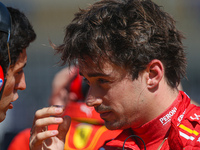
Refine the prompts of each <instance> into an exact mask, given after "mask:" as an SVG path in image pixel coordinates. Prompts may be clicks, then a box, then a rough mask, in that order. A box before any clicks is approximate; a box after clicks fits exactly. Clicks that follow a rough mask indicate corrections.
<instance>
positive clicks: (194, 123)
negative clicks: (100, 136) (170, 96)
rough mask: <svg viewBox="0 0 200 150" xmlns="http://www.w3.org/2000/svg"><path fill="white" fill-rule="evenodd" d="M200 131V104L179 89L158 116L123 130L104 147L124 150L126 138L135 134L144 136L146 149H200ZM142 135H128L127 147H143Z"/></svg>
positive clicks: (131, 148)
mask: <svg viewBox="0 0 200 150" xmlns="http://www.w3.org/2000/svg"><path fill="white" fill-rule="evenodd" d="M158 107H159V106H158ZM199 133H200V107H197V106H195V105H193V104H191V103H190V98H189V97H188V96H187V95H186V94H185V93H184V92H182V91H180V92H179V95H178V97H177V98H176V100H175V101H174V102H173V104H172V105H171V106H170V107H169V108H168V109H167V110H166V111H165V112H163V113H162V114H161V115H159V116H158V117H157V118H155V119H153V120H152V121H150V122H148V123H146V124H145V125H143V126H142V127H140V128H138V129H126V130H123V131H122V133H121V134H120V135H119V136H117V137H116V138H115V139H113V140H110V141H107V142H106V143H105V144H104V145H103V146H102V147H101V148H102V149H104V150H116V149H122V147H123V144H124V141H125V139H126V138H127V137H129V136H130V135H133V134H135V135H138V136H139V137H140V138H141V139H143V141H144V143H145V146H146V149H147V150H157V149H159V150H183V149H184V150H200V134H199ZM140 138H137V137H130V138H128V139H127V141H126V142H125V146H124V149H126V150H144V144H143V142H141V140H140Z"/></svg>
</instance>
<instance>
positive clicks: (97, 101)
mask: <svg viewBox="0 0 200 150" xmlns="http://www.w3.org/2000/svg"><path fill="white" fill-rule="evenodd" d="M97 95H98V94H97V91H95V90H93V89H92V88H91V87H90V89H89V91H88V94H87V97H86V105H87V106H90V107H92V106H93V107H96V106H98V105H101V104H102V102H103V100H102V98H101V97H100V96H97Z"/></svg>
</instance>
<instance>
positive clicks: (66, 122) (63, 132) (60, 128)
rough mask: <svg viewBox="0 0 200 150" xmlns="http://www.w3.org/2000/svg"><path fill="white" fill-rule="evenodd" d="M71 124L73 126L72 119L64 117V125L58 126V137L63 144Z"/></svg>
mask: <svg viewBox="0 0 200 150" xmlns="http://www.w3.org/2000/svg"><path fill="white" fill-rule="evenodd" d="M70 124H71V118H70V117H69V116H64V117H63V123H62V124H60V125H59V126H58V132H59V134H58V135H57V137H58V138H59V139H60V140H62V141H63V142H65V137H66V134H67V132H68V130H69V127H70Z"/></svg>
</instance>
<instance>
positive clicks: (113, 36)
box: [55, 0, 186, 88]
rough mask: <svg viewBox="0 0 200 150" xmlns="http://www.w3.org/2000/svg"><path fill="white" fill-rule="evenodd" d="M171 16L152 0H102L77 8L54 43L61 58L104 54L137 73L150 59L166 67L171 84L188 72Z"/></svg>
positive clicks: (73, 59) (97, 57)
mask: <svg viewBox="0 0 200 150" xmlns="http://www.w3.org/2000/svg"><path fill="white" fill-rule="evenodd" d="M183 38H184V36H183V35H182V33H181V32H179V31H178V30H177V29H176V26H175V21H174V19H173V18H172V17H171V16H170V15H169V14H168V13H166V12H164V11H163V10H162V8H161V7H160V6H158V5H157V4H155V3H154V2H152V1H151V0H102V1H99V2H96V3H94V4H93V5H91V6H89V7H88V8H87V9H80V11H79V12H78V13H76V14H75V18H74V19H73V21H72V22H71V23H70V24H69V25H68V26H67V27H66V34H65V38H64V44H62V45H60V46H58V47H55V49H56V52H57V53H61V54H62V56H61V60H62V62H63V64H65V63H66V62H67V63H69V65H70V64H73V63H75V62H76V61H77V59H81V60H84V59H85V58H88V57H89V58H91V59H92V60H93V61H94V63H95V64H101V63H99V61H102V58H108V59H109V61H111V62H112V63H114V64H116V65H117V66H121V67H123V68H125V69H126V70H127V71H128V72H130V73H131V74H132V78H133V80H134V79H137V78H138V74H139V73H140V72H141V71H143V70H144V69H145V68H146V67H147V65H148V63H149V62H150V61H151V60H153V59H158V60H160V61H161V62H162V63H163V65H164V68H165V76H166V79H167V82H168V84H169V85H170V86H171V87H172V88H175V87H176V86H177V84H179V82H180V80H181V78H182V77H185V74H186V56H185V52H184V46H183V44H182V39H183Z"/></svg>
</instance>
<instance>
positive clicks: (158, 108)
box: [143, 81, 179, 124]
mask: <svg viewBox="0 0 200 150" xmlns="http://www.w3.org/2000/svg"><path fill="white" fill-rule="evenodd" d="M162 82H163V81H161V83H160V84H159V88H157V89H156V90H154V91H153V92H148V94H147V95H146V99H147V103H146V107H145V108H144V110H145V111H144V115H143V116H144V118H145V119H146V120H145V122H144V123H143V124H145V123H147V122H149V121H151V120H153V119H154V118H156V117H158V116H159V115H160V114H162V113H163V112H164V111H165V110H167V109H168V108H169V107H170V106H171V104H172V103H173V102H174V100H175V99H176V98H177V96H178V94H179V91H178V90H177V89H176V88H174V89H173V88H171V87H169V86H168V84H167V83H165V82H164V83H162Z"/></svg>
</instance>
